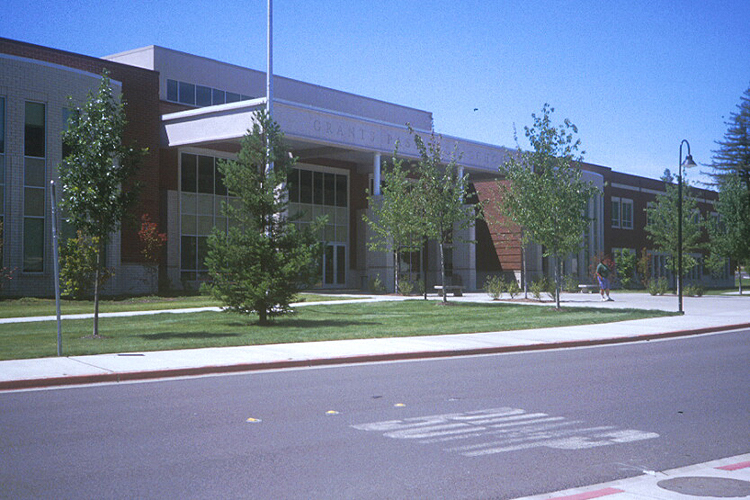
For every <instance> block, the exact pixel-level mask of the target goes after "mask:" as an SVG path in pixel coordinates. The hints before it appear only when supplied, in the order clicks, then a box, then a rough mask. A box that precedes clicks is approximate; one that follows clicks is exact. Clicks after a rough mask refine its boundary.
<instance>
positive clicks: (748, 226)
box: [708, 175, 750, 294]
mask: <svg viewBox="0 0 750 500" xmlns="http://www.w3.org/2000/svg"><path fill="white" fill-rule="evenodd" d="M716 212H717V214H718V217H717V218H716V219H712V220H711V221H710V223H709V224H708V233H709V237H710V238H709V248H710V251H711V253H710V257H709V259H708V262H709V265H710V267H711V268H712V269H714V270H718V269H720V268H722V267H723V266H724V265H725V263H726V259H731V260H732V261H734V263H735V264H736V266H737V267H736V271H737V272H739V273H740V280H739V292H740V294H742V278H741V274H742V266H743V265H745V266H748V265H750V219H749V218H748V217H747V214H748V213H750V193H748V191H747V190H746V189H745V188H744V187H743V186H742V181H741V180H740V176H739V175H727V176H724V177H723V178H722V179H721V181H720V183H719V201H718V202H717V204H716ZM733 271H734V270H733Z"/></svg>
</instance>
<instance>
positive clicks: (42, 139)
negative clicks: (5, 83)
mask: <svg viewBox="0 0 750 500" xmlns="http://www.w3.org/2000/svg"><path fill="white" fill-rule="evenodd" d="M45 156H46V107H45V105H44V104H43V103H38V102H26V104H25V109H24V180H23V184H24V189H23V207H24V208H23V271H24V272H42V271H43V270H44V210H45V193H46V190H45V184H46V183H45V180H46V178H47V176H46V168H47V164H46V163H47V162H46V160H45Z"/></svg>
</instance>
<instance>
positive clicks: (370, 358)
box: [0, 323, 750, 391]
mask: <svg viewBox="0 0 750 500" xmlns="http://www.w3.org/2000/svg"><path fill="white" fill-rule="evenodd" d="M742 328H750V323H742V324H739V325H729V326H717V327H707V328H698V329H695V330H679V331H674V332H666V333H652V334H646V335H638V336H631V337H614V338H609V339H589V340H571V341H565V342H553V343H547V344H532V345H517V346H498V347H477V348H474V349H458V350H444V351H417V352H403V353H392V354H361V355H357V356H348V357H339V358H322V359H308V360H293V361H271V362H259V363H241V364H236V365H224V366H221V365H219V366H201V367H192V368H172V369H164V370H151V371H142V372H123V373H103V374H97V375H74V376H70V377H50V378H39V379H29V380H11V381H5V382H0V391H8V390H16V389H38V388H43V387H57V386H65V385H85V384H97V383H104V382H126V381H133V380H152V379H160V378H173V377H187V376H197V375H210V374H223V373H237V372H251V371H260V370H279V369H284V368H303V367H310V366H335V365H344V364H353V363H375V362H382V361H399V360H413V359H433V358H451V357H458V356H474V355H479V354H502V353H514V352H526V351H548V350H552V349H565V348H571V347H593V346H601V345H613V344H626V343H629V342H641V341H649V340H659V339H669V338H677V337H689V336H693V335H701V334H705V333H716V332H721V331H730V330H738V329H742Z"/></svg>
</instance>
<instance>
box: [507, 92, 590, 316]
mask: <svg viewBox="0 0 750 500" xmlns="http://www.w3.org/2000/svg"><path fill="white" fill-rule="evenodd" d="M553 112H554V108H552V107H550V105H549V104H545V105H544V107H543V108H542V114H541V115H540V116H537V115H536V114H534V113H532V115H531V117H532V119H533V120H534V123H533V125H532V126H531V127H524V131H525V134H526V137H527V138H528V140H529V142H530V143H531V147H532V149H531V150H530V151H522V150H521V148H520V146H519V147H518V151H517V152H516V154H515V155H514V156H513V157H511V158H510V159H509V160H508V161H506V162H505V163H504V164H503V165H502V166H501V167H500V172H501V173H502V174H503V175H504V177H505V179H506V180H507V181H508V182H505V183H500V184H499V188H500V200H499V202H498V203H499V204H500V210H501V211H503V212H505V213H506V214H507V215H508V216H509V217H510V218H511V219H512V220H513V222H515V223H516V224H518V225H519V226H521V227H522V228H523V233H522V235H523V236H522V240H523V241H522V243H523V244H527V243H529V242H533V243H536V244H538V245H541V246H542V250H543V255H544V256H545V257H553V258H554V259H555V262H556V265H555V270H554V275H555V301H556V305H557V307H558V308H559V307H560V287H561V284H562V283H561V280H562V271H561V267H562V262H563V259H564V258H566V257H567V256H568V255H570V254H571V253H573V252H576V251H578V250H579V249H580V248H581V245H582V244H583V235H584V231H586V230H587V229H588V227H589V224H590V222H591V221H590V219H589V218H588V216H587V213H586V207H587V205H588V201H589V200H590V199H591V198H592V197H593V196H594V195H596V194H598V193H599V190H598V189H597V188H596V187H595V186H593V185H592V184H591V183H590V182H587V181H585V180H583V178H582V174H581V170H580V168H579V167H578V164H579V163H580V162H581V161H582V159H583V152H580V153H579V148H580V144H581V141H580V139H577V138H576V134H577V133H578V129H577V127H576V126H575V125H574V124H573V123H571V121H570V120H568V119H567V118H566V119H565V120H564V122H563V123H562V124H561V125H559V126H553V125H552V119H551V115H552V113H553Z"/></svg>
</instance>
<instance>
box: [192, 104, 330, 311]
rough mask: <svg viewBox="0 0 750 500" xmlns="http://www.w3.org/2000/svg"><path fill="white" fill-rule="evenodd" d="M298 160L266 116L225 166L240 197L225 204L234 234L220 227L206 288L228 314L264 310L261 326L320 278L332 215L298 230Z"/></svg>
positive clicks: (208, 260) (263, 114) (210, 257)
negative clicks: (292, 200)
mask: <svg viewBox="0 0 750 500" xmlns="http://www.w3.org/2000/svg"><path fill="white" fill-rule="evenodd" d="M294 163H295V159H294V158H292V156H291V154H290V153H289V151H288V149H287V148H286V146H285V144H284V140H283V134H282V133H281V130H280V129H279V126H278V124H277V123H276V122H274V121H273V120H272V119H271V118H270V117H269V116H268V114H267V113H266V112H265V111H261V112H259V113H258V117H257V120H256V121H255V123H254V124H253V128H252V130H249V131H248V133H247V134H246V135H245V136H244V137H243V139H242V143H241V149H240V152H239V155H238V159H237V161H226V162H222V163H220V164H219V172H220V173H221V174H222V176H223V178H224V183H225V185H226V187H227V192H228V194H229V195H230V196H232V197H234V199H233V200H232V202H230V203H229V204H226V205H225V206H224V210H225V213H226V215H227V217H229V220H230V227H229V229H228V231H226V232H225V231H222V230H219V229H215V230H214V232H213V234H212V235H211V236H210V237H209V239H208V256H207V257H206V265H207V267H208V270H209V275H210V277H211V282H210V283H208V284H207V285H206V287H207V288H208V290H209V291H210V293H211V294H212V295H213V296H214V297H216V298H217V299H218V300H220V301H221V302H222V303H223V304H224V305H225V306H226V308H227V310H229V311H232V312H236V313H240V314H254V313H257V314H258V317H259V321H258V323H259V324H261V325H266V324H268V323H269V320H270V318H273V317H275V316H278V315H281V314H284V313H286V312H289V310H290V308H289V304H290V303H291V302H292V300H293V299H294V297H295V295H296V293H297V292H299V291H300V290H301V289H303V288H304V287H305V286H309V285H311V284H312V283H314V281H315V280H316V279H317V278H318V276H319V262H320V259H321V256H322V244H321V243H320V240H319V238H318V235H319V232H320V228H321V227H322V225H323V224H324V223H325V218H319V219H318V220H317V221H315V222H314V223H312V224H305V225H302V224H300V225H297V224H295V221H296V220H297V219H298V215H297V214H291V216H290V214H288V212H287V207H288V202H287V198H288V197H287V184H286V183H287V176H288V173H289V171H290V169H291V168H292V167H293V166H294ZM270 164H273V168H267V165H270Z"/></svg>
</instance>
